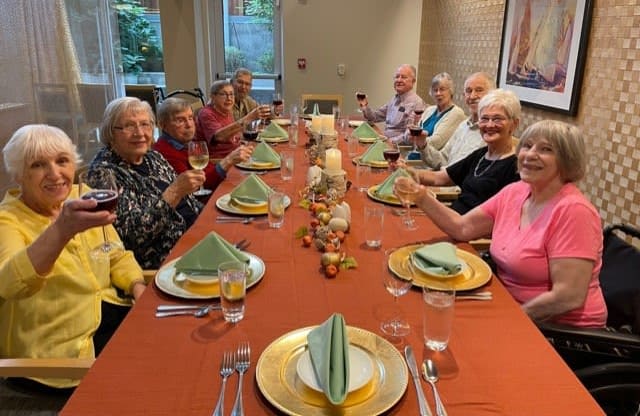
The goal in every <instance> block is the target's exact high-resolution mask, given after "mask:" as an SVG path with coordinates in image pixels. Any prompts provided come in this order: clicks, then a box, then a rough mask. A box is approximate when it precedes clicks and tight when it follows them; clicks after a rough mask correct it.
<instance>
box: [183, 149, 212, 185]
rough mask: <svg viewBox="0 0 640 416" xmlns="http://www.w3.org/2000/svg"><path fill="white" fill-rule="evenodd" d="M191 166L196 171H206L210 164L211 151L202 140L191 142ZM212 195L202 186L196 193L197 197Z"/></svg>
mask: <svg viewBox="0 0 640 416" xmlns="http://www.w3.org/2000/svg"><path fill="white" fill-rule="evenodd" d="M188 152H189V164H190V165H191V167H192V168H194V169H199V170H204V168H206V167H207V165H208V164H209V149H208V148H207V142H205V141H202V140H198V141H195V140H192V141H190V142H189V150H188ZM209 193H211V191H210V190H208V189H204V188H203V186H202V185H200V189H199V190H197V191H196V192H194V193H193V194H194V195H196V196H202V195H207V194H209Z"/></svg>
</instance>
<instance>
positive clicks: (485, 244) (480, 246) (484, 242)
mask: <svg viewBox="0 0 640 416" xmlns="http://www.w3.org/2000/svg"><path fill="white" fill-rule="evenodd" d="M469 244H471V247H473V248H474V249H476V251H487V250H489V246H490V245H491V239H490V238H478V239H477V240H471V241H469Z"/></svg>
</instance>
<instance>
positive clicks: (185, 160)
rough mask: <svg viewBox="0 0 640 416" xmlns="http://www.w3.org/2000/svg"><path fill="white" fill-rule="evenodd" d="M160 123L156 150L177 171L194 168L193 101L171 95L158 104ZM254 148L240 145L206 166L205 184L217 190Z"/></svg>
mask: <svg viewBox="0 0 640 416" xmlns="http://www.w3.org/2000/svg"><path fill="white" fill-rule="evenodd" d="M158 126H159V127H160V137H158V140H157V141H156V142H155V143H154V144H153V150H156V151H158V152H160V153H162V155H163V156H164V158H165V159H167V162H169V164H170V165H171V166H173V168H174V169H175V171H176V173H182V172H184V171H186V170H190V169H191V166H190V164H189V152H188V145H189V142H191V141H192V140H193V138H194V136H195V133H196V124H195V119H194V117H193V110H192V109H191V104H190V103H189V102H188V101H186V100H183V99H181V98H167V99H166V100H164V101H163V102H162V103H161V104H160V106H159V107H158ZM251 151H252V148H251V147H250V146H239V147H237V148H236V149H235V150H233V151H232V152H231V153H229V154H228V155H227V156H226V157H224V158H223V159H220V160H219V161H217V162H213V163H209V164H208V165H207V167H206V168H204V173H205V175H206V177H207V179H206V180H205V182H204V187H205V188H206V189H210V190H212V191H213V190H215V189H216V188H217V187H218V185H219V184H220V182H222V181H223V180H224V179H225V178H226V176H227V172H228V171H229V169H230V168H231V167H232V166H233V165H235V164H236V163H240V162H243V161H246V160H249V157H251Z"/></svg>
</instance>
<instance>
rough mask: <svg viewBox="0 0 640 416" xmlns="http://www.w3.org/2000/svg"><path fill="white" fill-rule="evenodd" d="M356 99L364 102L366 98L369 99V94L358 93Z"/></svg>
mask: <svg viewBox="0 0 640 416" xmlns="http://www.w3.org/2000/svg"><path fill="white" fill-rule="evenodd" d="M356 98H357V99H358V101H362V100H364V99H365V98H367V94H365V93H363V92H357V93H356Z"/></svg>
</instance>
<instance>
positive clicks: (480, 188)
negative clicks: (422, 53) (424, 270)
mask: <svg viewBox="0 0 640 416" xmlns="http://www.w3.org/2000/svg"><path fill="white" fill-rule="evenodd" d="M478 114H479V122H478V125H479V127H480V133H481V135H482V140H484V142H485V143H486V144H487V147H482V148H480V149H478V150H476V151H474V152H472V153H471V154H469V156H467V157H466V158H464V159H462V160H460V161H459V162H457V163H454V164H453V165H450V166H447V167H446V168H444V169H441V170H437V171H429V170H426V169H413V168H408V170H409V172H410V173H411V175H412V176H413V178H414V180H416V181H417V182H419V183H421V184H423V185H430V186H452V185H457V186H459V187H460V188H461V190H462V191H461V192H460V195H459V196H458V198H457V199H456V200H455V201H453V203H452V204H451V208H452V209H453V210H454V211H457V212H458V213H460V214H464V213H465V212H467V211H469V210H471V209H472V208H474V207H476V206H477V205H479V204H481V203H482V202H484V201H486V200H487V199H489V198H490V197H492V196H493V195H495V194H496V193H498V191H499V190H500V189H502V188H504V187H505V186H506V185H508V184H510V183H511V182H515V181H517V180H519V179H520V177H519V176H518V173H517V170H516V156H515V154H514V138H513V133H514V132H515V131H516V129H517V127H518V124H519V122H520V100H518V97H517V96H516V95H515V94H514V93H513V92H511V91H507V90H502V89H498V90H493V91H491V92H490V93H489V94H487V95H485V96H484V97H483V98H482V99H481V100H480V102H479V103H478Z"/></svg>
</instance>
